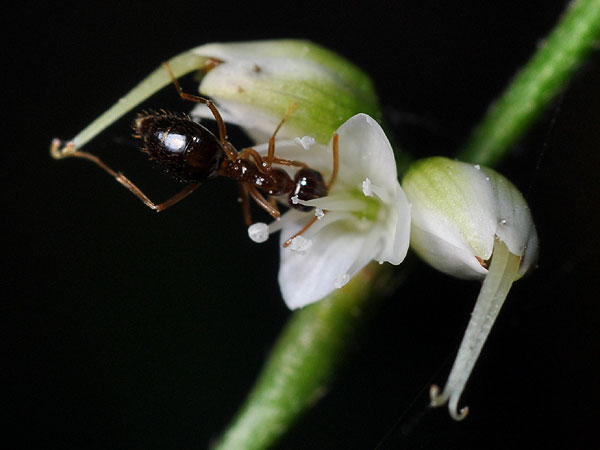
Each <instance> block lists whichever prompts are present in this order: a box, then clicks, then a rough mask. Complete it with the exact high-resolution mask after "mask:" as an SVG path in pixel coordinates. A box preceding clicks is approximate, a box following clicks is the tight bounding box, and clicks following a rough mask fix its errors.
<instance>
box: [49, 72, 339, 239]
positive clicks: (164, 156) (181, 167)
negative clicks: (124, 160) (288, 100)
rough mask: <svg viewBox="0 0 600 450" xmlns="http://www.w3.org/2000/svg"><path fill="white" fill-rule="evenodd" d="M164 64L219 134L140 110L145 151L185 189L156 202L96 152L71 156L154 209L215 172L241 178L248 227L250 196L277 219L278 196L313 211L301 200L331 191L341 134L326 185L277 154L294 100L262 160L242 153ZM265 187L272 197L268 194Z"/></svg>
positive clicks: (183, 118)
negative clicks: (99, 170) (91, 165)
mask: <svg viewBox="0 0 600 450" xmlns="http://www.w3.org/2000/svg"><path fill="white" fill-rule="evenodd" d="M162 65H163V67H164V68H165V70H166V71H167V72H168V73H169V76H170V77H171V80H172V81H173V84H174V85H175V88H176V89H177V92H178V94H179V96H180V97H181V98H182V99H183V100H189V101H192V102H196V103H204V104H205V105H206V106H207V107H208V108H209V109H210V111H211V113H212V114H213V116H214V118H215V120H216V122H217V126H218V129H219V138H218V139H217V137H216V136H215V135H214V134H213V133H212V132H211V131H209V130H208V129H207V128H205V127H204V126H203V125H201V124H199V123H198V122H195V121H193V120H192V119H191V118H190V117H189V116H187V115H177V114H173V113H169V112H166V111H160V112H142V113H139V114H138V117H137V118H136V120H135V121H134V124H133V128H134V130H135V135H134V136H135V137H137V138H140V139H143V141H144V148H143V149H142V151H144V152H146V153H148V154H150V156H151V157H152V159H154V160H155V161H156V162H157V163H158V164H159V165H160V166H161V167H162V168H163V170H165V172H167V173H169V174H170V175H172V176H174V177H175V178H177V179H179V180H180V181H183V182H186V183H188V184H187V186H186V187H185V188H183V190H181V191H180V192H178V193H177V194H175V195H174V196H173V197H171V198H169V199H168V200H166V201H164V202H162V203H159V204H155V203H154V202H152V201H151V200H150V199H149V198H148V196H147V195H146V194H144V193H143V192H142V191H141V189H140V188H138V187H137V186H136V185H135V184H133V183H132V182H131V181H130V180H129V179H128V178H127V177H125V175H123V174H122V173H121V172H116V171H114V170H113V169H111V168H110V167H108V166H107V165H106V164H105V163H104V162H103V161H102V160H101V159H100V158H98V157H97V156H95V155H92V154H91V153H87V152H83V151H80V150H77V151H74V152H73V153H72V154H71V155H70V156H75V157H79V158H84V159H87V160H89V161H92V162H93V163H95V164H97V165H98V166H100V167H101V168H102V169H103V170H105V171H106V172H107V173H108V174H110V175H111V176H112V177H113V178H115V180H117V181H118V182H119V183H121V184H122V185H123V186H125V187H126V188H127V189H129V191H131V192H132V193H133V194H134V195H135V196H136V197H138V198H139V199H140V200H141V201H142V202H143V203H144V204H145V205H146V206H147V207H149V208H151V209H153V210H154V211H156V212H160V211H164V210H165V209H167V208H169V207H170V206H173V205H174V204H176V203H178V202H179V201H181V200H182V199H184V198H185V197H187V196H188V195H189V194H191V193H192V192H193V191H194V190H195V189H196V188H197V187H198V186H199V185H200V184H201V183H202V182H203V181H205V180H207V179H210V178H214V177H216V176H224V177H227V178H231V179H233V180H236V181H237V182H238V185H239V188H240V192H241V198H242V209H243V214H244V221H245V222H246V225H248V226H250V225H251V224H252V218H251V215H250V202H249V198H250V197H251V198H252V199H253V200H254V201H255V202H256V203H257V204H258V205H259V206H260V207H261V208H262V209H264V210H265V211H266V212H268V213H269V214H270V215H271V216H272V217H273V218H274V219H278V218H279V216H280V212H279V209H278V208H277V204H276V201H275V197H278V196H282V195H287V196H288V203H289V206H290V207H291V208H295V209H299V210H303V211H309V210H310V209H311V208H309V207H307V206H304V205H301V204H300V203H298V202H297V200H298V199H299V200H311V199H314V198H320V197H324V196H326V195H327V193H328V192H329V189H330V188H331V186H332V185H333V183H334V181H335V179H336V177H337V172H338V166H339V158H338V135H337V134H334V135H333V171H332V173H331V176H330V178H329V181H328V182H327V183H325V181H324V180H323V175H322V174H321V173H320V172H319V171H317V170H314V169H311V168H309V167H308V166H307V165H306V164H305V163H303V162H300V161H294V160H288V159H282V158H278V157H276V156H275V136H276V135H277V132H278V131H279V129H280V128H281V126H282V125H283V124H284V123H285V121H286V120H287V118H288V117H289V115H290V114H291V113H292V111H293V110H294V109H295V108H296V105H295V104H293V105H292V106H291V107H290V108H289V109H288V111H287V112H286V114H285V115H284V117H283V119H282V120H281V122H280V123H279V125H278V126H277V128H276V129H275V131H274V132H273V135H272V136H271V137H270V139H269V147H268V154H267V157H266V158H263V157H262V156H261V155H260V154H259V153H258V152H257V151H256V150H254V149H253V148H245V149H242V151H240V152H238V151H237V150H236V149H235V147H234V146H233V145H232V144H231V142H229V141H228V140H227V131H226V128H225V122H223V118H222V117H221V114H220V113H219V110H218V109H217V107H216V106H215V104H214V103H213V102H212V101H211V100H209V99H206V98H204V97H200V96H198V95H192V94H187V93H185V92H183V90H182V88H181V86H180V85H179V82H178V81H177V78H175V76H174V75H173V72H172V71H171V68H170V67H169V65H168V63H166V62H164V63H163V64H162ZM55 145H59V144H58V143H56V144H55ZM273 164H278V165H282V166H293V167H298V168H299V169H298V170H297V171H296V173H295V175H294V178H293V179H292V178H291V177H290V176H289V175H288V173H287V172H286V171H285V170H283V169H280V168H277V167H273ZM261 191H262V192H264V193H265V194H267V196H268V197H267V198H265V197H264V196H263V194H262V193H261ZM316 219H317V217H313V218H312V219H311V220H310V221H309V222H308V223H307V224H306V225H305V226H304V228H302V229H301V230H300V231H299V232H298V233H296V234H295V235H294V236H292V237H290V238H289V239H288V240H287V241H286V242H285V243H284V246H287V245H289V244H290V243H291V241H292V239H293V238H295V237H296V236H298V235H301V234H302V233H304V232H305V231H306V230H307V229H308V228H309V227H310V226H311V225H312V224H313V223H314V222H315V221H316Z"/></svg>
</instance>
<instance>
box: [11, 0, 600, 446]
mask: <svg viewBox="0 0 600 450" xmlns="http://www.w3.org/2000/svg"><path fill="white" fill-rule="evenodd" d="M492 3H493V4H492ZM565 3H566V2H562V1H551V2H549V1H547V0H530V1H522V0H519V1H517V0H514V1H512V0H511V1H502V2H480V1H475V0H469V1H460V2H458V1H455V2H441V1H433V0H421V1H419V2H414V1H413V2H361V3H360V4H357V5H352V4H351V3H348V2H341V1H332V2H328V3H327V4H326V5H320V4H319V5H318V6H316V5H315V4H312V3H309V2H278V3H275V4H271V5H269V6H268V7H266V6H264V7H263V6H261V5H260V4H254V3H251V2H245V3H236V2H215V1H212V2H199V1H195V2H193V1H189V2H166V1H161V2H128V3H126V2H121V3H117V4H114V5H113V4H111V3H110V2H97V3H95V2H91V3H90V2H81V3H76V4H67V3H65V2H56V3H52V4H51V3H40V2H35V3H33V2H32V3H31V4H28V3H21V6H20V7H19V9H18V10H16V9H6V7H3V8H4V9H3V19H2V22H3V26H2V32H3V34H4V37H3V40H2V42H3V45H2V59H3V73H4V74H7V75H8V76H9V80H6V79H5V81H4V83H3V94H2V99H3V110H4V116H5V119H4V120H3V124H2V149H3V150H2V152H0V158H1V166H0V180H1V181H2V192H3V216H4V219H3V221H2V225H3V227H4V229H3V230H2V231H3V232H2V240H3V243H2V248H3V252H2V254H3V257H2V261H3V262H4V265H5V267H4V268H3V270H2V274H3V276H2V280H3V282H2V284H3V289H2V291H3V292H5V295H3V300H2V301H1V302H0V305H1V307H2V313H1V317H2V320H3V321H5V322H6V324H5V325H3V326H2V333H3V335H4V336H0V339H1V341H2V348H4V351H3V356H2V360H3V363H4V364H3V365H4V368H3V370H2V373H3V375H5V376H6V377H7V380H6V381H5V382H4V384H3V386H4V388H5V392H4V393H3V394H2V398H3V400H2V405H3V408H2V409H3V411H4V412H5V413H8V415H9V416H10V420H9V421H8V425H9V428H10V432H9V433H8V434H5V435H4V436H5V438H6V439H10V438H16V439H17V443H16V444H12V445H11V446H10V448H48V447H59V448H64V449H71V448H78V449H81V448H84V449H104V448H129V449H133V448H140V449H141V448H144V449H153V448H157V449H158V448H207V446H208V443H209V442H210V440H211V439H214V438H215V437H216V436H218V434H219V432H220V431H221V430H222V429H223V428H224V427H225V425H226V424H227V422H228V420H229V419H230V418H231V417H232V415H233V413H234V412H235V410H236V408H237V407H238V406H239V404H240V403H241V401H242V400H243V398H244V396H245V393H246V392H247V391H248V389H249V388H250V387H251V385H252V383H253V380H254V378H255V376H256V375H257V373H258V371H259V369H260V367H261V364H262V363H263V361H264V359H265V356H266V355H267V352H268V350H269V348H270V347H271V345H272V343H273V342H274V340H275V338H276V336H277V335H278V332H279V331H280V330H281V328H282V327H283V325H284V323H285V321H286V320H287V318H288V317H289V315H290V313H289V311H287V309H286V308H285V306H284V304H283V302H282V301H281V300H280V298H279V296H278V287H277V282H276V272H277V263H278V262H277V247H276V243H275V242H274V241H273V242H270V243H269V244H267V245H262V246H256V245H254V244H252V243H251V242H250V241H249V239H248V238H247V235H246V230H245V227H244V226H243V223H242V220H241V214H240V211H239V206H238V205H237V203H236V201H235V198H236V195H237V192H236V188H235V184H234V183H231V182H227V180H225V181H223V180H216V181H214V182H211V183H207V184H206V185H204V186H202V187H201V189H199V190H198V192H196V193H195V194H194V195H193V196H192V197H191V198H189V199H186V200H185V201H184V202H182V203H181V204H179V205H177V206H176V207H174V208H172V209H170V210H169V211H167V212H165V213H162V214H160V215H156V214H154V213H152V212H151V211H149V210H148V209H146V208H145V207H143V206H142V205H141V204H140V203H139V201H138V200H137V199H135V198H134V197H133V196H132V195H130V194H129V193H127V192H126V191H124V190H123V188H122V187H120V186H119V185H118V184H117V183H115V182H114V181H113V180H111V179H110V178H109V177H107V176H106V175H105V174H103V173H102V172H100V171H99V170H98V169H97V168H96V167H93V166H92V165H91V164H88V163H86V162H82V161H78V160H65V161H54V160H52V159H50V157H49V154H48V144H49V142H50V139H51V138H53V137H55V136H59V137H61V138H71V137H73V136H74V135H75V134H76V133H77V132H79V131H80V130H81V129H82V128H83V127H84V126H85V125H87V124H88V123H89V122H90V121H91V120H92V119H94V118H95V117H97V116H98V115H99V114H100V113H101V112H103V111H104V110H105V109H106V108H108V107H109V106H111V105H112V104H113V102H114V101H116V100H117V99H118V98H119V97H120V96H121V95H123V94H124V93H125V92H126V91H128V90H129V89H130V88H131V87H133V86H134V85H135V84H136V83H137V82H138V81H139V80H141V79H142V77H144V76H145V75H146V74H148V73H149V72H150V71H151V70H153V69H154V68H155V67H157V66H158V64H159V63H160V61H162V60H164V59H167V58H169V57H171V56H173V55H175V54H177V53H179V52H181V51H183V50H186V49H188V48H191V47H194V46H198V45H201V44H203V43H207V42H214V41H234V40H251V39H259V38H277V37H295V38H308V39H311V40H314V41H315V42H318V43H321V44H323V45H325V46H327V47H329V48H331V49H333V50H336V51H338V52H340V53H341V54H343V55H345V56H347V57H348V58H349V59H351V60H352V61H354V62H355V63H357V64H358V65H359V66H361V67H363V68H364V69H365V70H366V71H368V72H369V73H370V74H371V75H372V77H373V79H374V81H375V83H376V85H377V89H378V92H379V94H380V97H381V100H382V103H383V105H384V107H385V110H386V113H387V114H388V118H390V120H391V121H392V122H393V128H394V129H395V131H396V133H397V136H398V139H399V141H400V142H401V144H402V145H403V146H404V147H405V148H406V149H409V150H410V151H411V152H412V153H413V154H414V155H415V156H417V157H423V156H428V155H437V154H442V155H449V156H451V155H453V153H454V152H455V150H456V149H457V148H458V147H459V146H460V144H461V142H462V141H463V140H464V139H465V137H466V136H467V134H468V132H469V130H470V128H471V127H472V125H473V124H474V123H476V121H477V120H478V119H479V118H480V117H481V116H482V114H483V113H484V111H485V109H486V105H488V104H489V102H490V101H491V99H493V98H494V97H495V96H496V95H497V94H499V92H501V90H502V88H503V87H504V86H505V84H506V83H507V82H508V81H509V80H510V79H511V77H512V76H513V74H514V73H515V70H516V69H517V68H518V67H519V66H520V65H521V64H522V63H523V62H525V61H526V60H527V58H528V57H529V55H531V54H532V52H533V51H534V50H535V48H536V46H537V45H538V43H539V42H540V40H541V39H542V38H543V36H544V35H545V34H546V33H547V32H548V31H549V30H550V28H551V27H552V25H553V24H554V23H555V21H556V20H557V18H558V17H559V14H560V12H561V11H562V9H563V7H564V5H565ZM392 5H393V6H392ZM185 85H186V86H187V87H188V90H192V89H193V86H194V85H193V82H192V81H191V80H188V82H187V83H185ZM599 86H600V58H599V57H598V55H595V57H594V58H592V60H591V61H590V62H589V63H588V64H586V66H585V67H584V68H583V69H582V70H581V71H580V72H579V74H578V75H577V76H576V77H575V79H574V80H573V81H572V83H571V85H570V87H569V88H568V90H567V91H566V93H565V94H564V95H563V96H562V97H561V98H560V99H559V101H557V102H556V103H555V105H554V107H553V108H551V110H550V111H549V112H548V113H547V114H546V115H545V116H544V117H543V118H542V120H541V121H540V122H539V123H538V125H537V126H536V127H535V128H534V129H533V130H532V131H531V132H530V133H529V134H528V135H527V137H526V138H525V139H524V140H523V141H522V142H521V143H520V144H519V145H518V146H517V148H515V150H514V152H513V153H512V155H511V156H510V157H509V158H508V159H507V160H506V161H505V162H504V163H503V165H502V166H501V167H500V170H501V172H503V173H504V174H506V175H507V176H508V177H509V178H511V179H512V180H513V181H514V182H515V184H517V186H519V187H520V188H521V189H522V191H523V192H524V194H525V195H526V197H527V199H528V201H529V203H530V205H531V208H532V210H533V213H534V217H535V219H536V223H537V226H538V231H539V235H540V240H541V256H540V267H539V269H538V270H537V271H535V273H533V275H532V276H531V277H529V278H528V279H526V280H523V281H520V282H518V283H517V284H516V285H515V287H514V291H513V292H511V295H510V297H509V300H508V302H507V304H506V306H505V308H504V310H503V311H502V314H501V316H500V319H499V321H498V323H497V325H496V327H495V328H494V330H493V333H492V335H491V338H490V340H489V342H488V344H487V345H486V347H485V349H484V354H483V356H482V358H481V359H480V361H479V363H478V365H477V368H476V370H475V373H474V376H473V378H472V381H471V382H470V383H469V385H468V387H467V390H466V392H465V395H464V397H463V402H464V403H465V404H468V405H469V406H470V407H471V415H470V416H469V418H468V419H467V420H466V421H464V422H462V423H455V422H453V421H452V420H450V419H449V418H448V416H447V414H446V411H445V410H441V411H436V412H430V411H427V410H426V408H425V405H426V403H427V397H426V390H427V387H428V386H429V384H430V383H431V382H432V381H436V382H438V383H443V382H444V380H445V377H446V375H447V373H448V370H449V368H450V367H449V366H450V363H451V361H452V358H453V356H454V352H455V350H456V348H457V346H458V344H459V342H460V339H461V337H462V333H463V331H464V327H465V325H466V323H467V321H468V318H469V313H470V310H471V308H472V305H473V301H474V299H475V297H476V295H477V292H478V285H477V283H468V282H462V281H457V280H453V279H450V278H448V277H446V276H443V275H440V274H438V273H436V272H434V271H433V270H431V269H429V268H427V267H425V266H421V265H420V266H419V267H418V270H417V271H415V273H414V274H413V275H412V276H411V278H410V279H409V280H408V281H407V282H406V283H405V285H404V286H403V287H402V288H401V289H400V290H399V291H398V292H397V293H396V294H395V295H394V296H393V297H392V298H389V299H388V300H387V301H386V302H385V303H384V304H383V307H382V309H381V311H380V312H379V313H378V314H377V316H376V317H375V319H374V321H373V323H372V324H371V325H370V326H369V327H368V328H367V329H366V330H365V332H364V334H363V337H362V339H361V340H360V341H358V342H356V343H353V344H352V347H353V351H352V354H351V357H350V358H349V360H348V361H347V363H346V364H345V366H344V368H343V370H342V371H341V373H340V374H339V377H338V379H337V382H336V383H335V384H334V385H333V387H332V389H331V390H330V392H329V394H328V395H327V396H326V397H325V398H324V399H323V400H322V401H321V403H320V404H319V405H318V406H317V407H316V408H315V409H314V410H312V411H311V412H309V413H308V414H307V415H306V416H305V417H304V418H303V419H302V420H301V421H300V423H298V425H297V426H296V427H295V428H294V429H293V430H292V432H291V433H290V434H289V436H288V437H287V438H286V439H285V440H284V441H283V442H282V443H281V446H280V448H281V449H369V450H370V449H375V448H379V449H386V450H388V449H405V448H409V449H506V448H513V449H514V448H519V449H520V448H523V449H532V448H544V449H560V448H582V449H583V448H591V447H592V442H593V441H594V440H596V436H597V431H596V428H597V426H594V425H593V424H592V425H591V422H592V419H594V422H595V423H597V418H598V401H599V400H600V395H599V389H600V388H599V376H598V356H599V354H600V353H599V350H600V348H599V347H600V346H599V342H600V341H599V338H600V336H599V330H600V327H599V321H600V319H599V318H600V314H599V313H600V308H599V305H598V288H599V287H600V286H599V283H598V262H597V260H598V254H599V247H600V246H599V238H598V231H597V230H598V227H599V226H600V220H599V217H598V198H599V192H600V189H599V187H598V182H597V180H598V170H599V169H600V164H599V156H598V155H599V153H600V152H599V146H600V127H599V126H598V119H599V118H600V89H599ZM146 106H148V107H155V108H159V107H166V108H170V109H174V110H185V109H189V105H185V104H181V103H180V102H179V100H178V98H176V95H175V94H174V91H173V90H171V89H169V90H165V91H164V92H161V93H160V94H159V95H157V96H156V97H154V98H153V99H152V100H151V101H150V102H148V103H147V104H146ZM133 115H134V113H131V114H129V115H128V116H127V117H126V118H125V119H124V120H122V121H120V122H119V123H118V124H116V125H115V126H113V127H111V128H110V129H109V130H108V131H106V132H105V133H104V134H103V135H102V136H100V137H99V138H97V139H95V140H94V141H92V142H91V143H90V144H88V146H87V147H86V148H87V150H89V151H92V152H94V153H96V154H98V155H100V156H101V157H103V158H104V159H105V160H106V162H108V163H109V164H111V165H112V166H114V167H115V168H117V169H121V170H123V171H124V172H125V173H126V174H127V175H129V176H130V178H132V179H133V180H134V181H136V182H137V183H138V184H139V185H140V186H142V187H143V189H144V190H145V191H146V192H147V193H148V194H149V195H150V197H151V198H153V199H156V200H160V199H163V198H166V197H168V196H169V195H170V194H171V193H173V192H175V191H176V190H177V189H178V188H179V186H178V185H177V184H176V183H174V182H173V181H171V180H170V179H168V178H167V177H166V176H164V175H163V174H162V173H161V172H160V171H158V170H156V169H154V168H152V166H151V165H150V164H147V163H146V161H145V156H144V155H142V154H141V153H140V152H138V151H137V150H136V148H135V145H136V143H135V142H133V141H132V140H131V138H130V137H129V136H130V128H129V126H130V125H129V124H130V121H131V118H132V117H133ZM234 139H240V140H241V139H243V137H242V136H241V135H240V134H238V133H233V137H232V140H234ZM590 425H591V426H590ZM378 445H380V447H378Z"/></svg>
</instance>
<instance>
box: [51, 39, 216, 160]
mask: <svg viewBox="0 0 600 450" xmlns="http://www.w3.org/2000/svg"><path fill="white" fill-rule="evenodd" d="M205 61H206V58H205V57H203V56H199V55H197V54H195V53H194V51H193V50H190V51H187V52H184V53H180V54H179V55H177V56H175V57H173V58H171V59H170V60H169V61H168V62H169V66H170V67H171V70H172V71H173V74H174V75H175V76H176V77H177V78H179V77H181V76H183V75H185V74H187V73H189V72H192V71H194V70H199V69H201V68H202V66H203V64H204V63H205ZM169 83H171V78H170V77H169V74H168V73H167V71H166V70H165V69H164V68H163V67H159V68H158V69H156V70H154V71H153V72H152V73H151V74H150V75H148V76H147V77H146V78H144V79H143V80H142V81H141V82H140V83H139V84H138V85H137V86H136V87H134V88H133V89H132V90H131V91H129V92H128V93H127V94H126V95H125V96H124V97H122V98H121V99H119V100H118V101H117V103H115V104H114V105H113V106H111V107H110V108H109V109H108V110H107V111H106V112H104V113H103V114H102V115H101V116H99V117H98V118H97V119H96V120H94V121H93V122H92V123H90V124H89V125H88V126H87V127H85V128H84V129H83V130H81V132H79V134H77V136H75V137H74V138H73V139H72V140H71V145H67V146H65V147H64V148H63V149H56V150H57V151H53V152H52V156H53V157H54V158H57V159H58V158H64V157H67V156H70V154H72V153H73V152H75V151H76V150H78V149H81V147H83V146H84V145H85V144H87V143H88V142H89V141H90V140H92V139H93V138H94V137H96V136H97V135H98V134H100V133H101V132H102V131H103V130H104V129H106V128H107V127H108V126H110V125H111V124H112V123H114V122H115V121H116V120H118V119H119V118H121V117H123V115H124V114H126V113H127V112H129V111H131V110H132V109H133V108H135V107H136V106H137V105H139V104H140V103H141V102H143V101H144V100H146V99H147V98H149V97H150V96H151V95H153V94H154V93H156V92H157V91H159V90H160V89H162V88H163V87H165V86H166V85H167V84H169Z"/></svg>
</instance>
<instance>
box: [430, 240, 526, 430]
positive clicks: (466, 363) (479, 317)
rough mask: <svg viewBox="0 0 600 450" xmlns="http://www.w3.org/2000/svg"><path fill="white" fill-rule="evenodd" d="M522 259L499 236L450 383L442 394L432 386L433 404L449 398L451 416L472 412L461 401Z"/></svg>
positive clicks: (446, 400) (462, 416)
mask: <svg viewBox="0 0 600 450" xmlns="http://www.w3.org/2000/svg"><path fill="white" fill-rule="evenodd" d="M520 263H521V257H520V256H517V255H514V254H512V253H511V252H510V251H509V250H508V248H507V247H506V245H505V244H504V243H503V242H501V241H500V240H498V239H496V243H495V245H494V253H493V256H492V261H491V265H490V268H489V271H488V274H487V276H486V277H485V280H484V281H483V285H482V286H481V291H479V297H477V302H476V303H475V308H474V309H473V313H472V314H471V320H470V321H469V325H468V326H467V331H466V332H465V335H464V337H463V340H462V342H461V344H460V348H459V350H458V355H457V356H456V360H455V361H454V365H453V366H452V370H451V371H450V376H449V377H448V381H447V382H446V386H445V387H444V390H443V391H442V393H441V394H440V392H439V391H440V389H439V387H438V386H436V385H433V386H431V389H430V391H429V396H430V399H431V403H430V406H431V407H438V406H442V405H443V404H445V403H446V402H448V409H449V411H450V416H452V418H453V419H454V420H462V419H464V418H465V417H466V416H467V414H468V413H469V408H468V407H464V408H461V409H460V410H459V409H458V401H459V399H460V396H461V394H462V392H463V390H464V388H465V385H466V384H467V381H468V379H469V377H470V376H471V372H472V371H473V367H474V366H475V362H476V361H477V358H478V357H479V354H480V353H481V349H482V348H483V344H484V343H485V341H486V339H487V337H488V335H489V333H490V330H491V329H492V325H493V324H494V322H495V320H496V317H498V313H499V312H500V308H501V307H502V304H503V303H504V300H505V299H506V296H507V295H508V291H509V290H510V288H511V286H512V283H513V281H514V280H515V279H516V278H517V273H518V270H519V265H520Z"/></svg>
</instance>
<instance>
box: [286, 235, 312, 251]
mask: <svg viewBox="0 0 600 450" xmlns="http://www.w3.org/2000/svg"><path fill="white" fill-rule="evenodd" d="M311 246H312V241H311V240H310V239H306V238H304V237H303V236H296V237H295V238H294V239H292V242H290V250H291V251H293V252H296V253H298V254H300V255H304V254H305V253H306V252H307V251H308V249H309V248H310V247H311Z"/></svg>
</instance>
